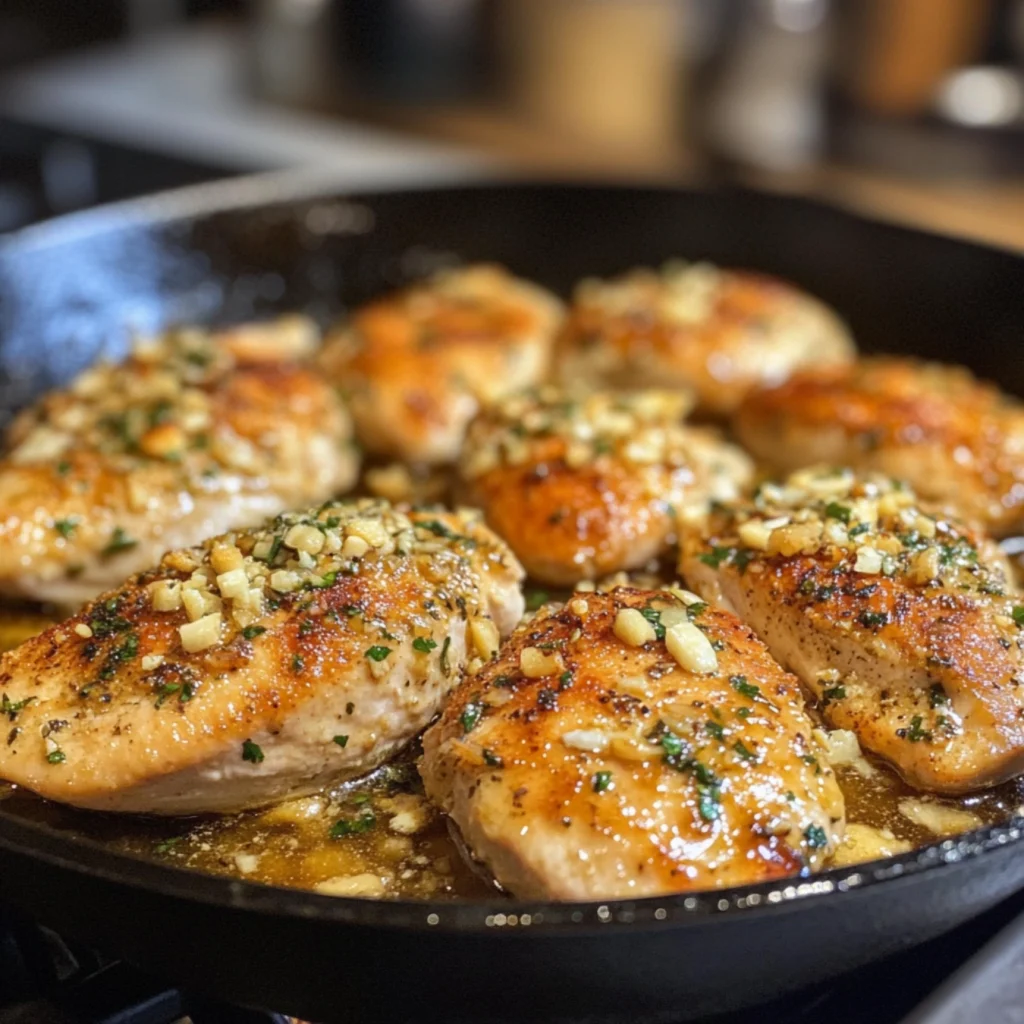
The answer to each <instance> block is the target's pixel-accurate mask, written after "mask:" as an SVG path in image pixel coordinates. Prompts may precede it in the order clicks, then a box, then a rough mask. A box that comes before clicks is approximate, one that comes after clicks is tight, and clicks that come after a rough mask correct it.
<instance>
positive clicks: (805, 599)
mask: <svg viewBox="0 0 1024 1024" xmlns="http://www.w3.org/2000/svg"><path fill="white" fill-rule="evenodd" d="M681 571H682V572H683V573H684V574H685V576H686V579H687V582H688V583H689V584H690V586H692V587H693V588H694V589H695V590H696V591H698V592H699V593H700V594H701V595H702V596H703V597H704V598H705V599H706V600H708V601H712V602H714V603H716V604H720V605H722V606H724V607H726V608H729V609H731V610H733V611H735V612H736V614H738V615H739V616H740V617H741V618H742V619H743V620H744V621H745V622H747V623H748V624H749V625H750V626H752V627H753V629H754V630H755V632H756V633H757V634H758V635H759V636H760V637H761V638H762V639H763V640H764V641H765V643H767V644H768V647H769V649H770V650H771V652H772V654H773V655H774V656H775V657H776V658H777V659H778V661H779V662H780V663H781V664H782V665H784V666H785V667H787V668H789V669H790V670H791V671H793V672H795V673H796V675H798V676H799V677H800V679H801V680H802V681H803V682H804V684H805V685H806V686H807V687H808V689H809V690H810V691H811V692H812V693H813V694H814V696H815V697H816V698H817V700H818V704H819V708H820V709H821V713H822V715H823V717H824V718H825V720H826V721H827V722H828V723H829V724H830V725H832V726H835V727H837V728H840V729H850V730H853V731H854V732H855V733H856V734H857V737H858V739H859V740H860V744H861V746H862V747H864V748H865V749H866V750H870V751H873V752H874V753H876V754H879V755H881V756H882V757H884V758H885V759H886V760H887V761H889V762H890V763H891V764H892V765H894V766H895V768H896V769H897V770H898V771H899V772H900V773H901V774H902V775H903V776H904V777H905V778H906V779H907V781H908V782H910V783H911V784H912V785H914V786H917V787H919V788H921V789H926V790H934V791H936V792H940V793H964V792H969V791H970V790H973V789H979V788H981V787H983V786H987V785H990V784H992V783H996V782H999V781H1001V780H1003V779H1007V778H1009V777H1011V776H1013V775H1016V774H1018V773H1019V772H1020V771H1021V770H1022V769H1024V656H1022V640H1024V634H1022V633H1021V627H1022V626H1024V605H1018V604H1016V601H1019V600H1020V598H1017V597H1014V596H1013V595H1012V594H1011V593H1010V592H1009V585H1008V583H1007V578H1008V576H1007V567H1006V563H1005V560H1004V559H1003V558H1002V557H1001V555H1000V554H999V552H998V549H997V548H996V547H995V545H994V543H993V542H992V541H990V540H988V539H987V538H985V537H984V536H982V535H980V534H978V533H977V532H975V531H974V530H971V529H969V528H967V527H965V526H963V525H961V524H960V523H957V522H955V521H953V520H951V519H948V518H946V517H944V516H942V515H936V514H934V513H932V512H930V511H928V510H927V509H925V508H922V507H921V506H920V505H919V504H918V502H917V499H916V498H915V496H914V494H913V492H912V491H910V490H908V489H905V488H901V487H898V486H897V485H895V484H893V483H892V481H890V480H889V479H887V478H884V477H877V478H876V477H865V478H856V477H855V476H854V475H853V474H852V473H851V472H849V471H845V470H835V469H807V470H802V471H801V472H800V473H797V474H795V475H794V476H792V477H790V478H789V480H788V481H787V482H786V483H785V484H782V485H777V484H764V485H762V487H761V489H760V492H759V495H758V497H757V498H756V500H754V501H753V502H751V503H749V504H743V505H740V506H739V507H736V508H734V509H731V510H725V511H721V512H718V513H716V514H715V515H713V516H712V519H711V524H710V529H709V532H708V534H707V535H706V537H705V538H703V539H701V538H698V537H696V536H690V537H689V538H687V539H685V540H684V543H683V554H682V561H681Z"/></svg>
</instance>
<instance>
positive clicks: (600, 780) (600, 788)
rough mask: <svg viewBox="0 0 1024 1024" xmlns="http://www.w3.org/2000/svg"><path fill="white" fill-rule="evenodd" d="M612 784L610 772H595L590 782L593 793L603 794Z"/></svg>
mask: <svg viewBox="0 0 1024 1024" xmlns="http://www.w3.org/2000/svg"><path fill="white" fill-rule="evenodd" d="M611 784H612V773H611V772H595V773H594V777H593V779H592V780H591V785H592V786H593V789H594V792H595V793H603V792H604V791H605V790H606V789H608V788H609V787H610V786H611Z"/></svg>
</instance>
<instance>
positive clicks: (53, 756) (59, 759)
mask: <svg viewBox="0 0 1024 1024" xmlns="http://www.w3.org/2000/svg"><path fill="white" fill-rule="evenodd" d="M67 759H68V756H67V754H65V753H64V751H63V750H61V749H60V747H57V749H56V750H51V751H50V752H49V753H48V754H47V755H46V760H47V762H48V763H49V764H63V763H64V762H65V761H66V760H67Z"/></svg>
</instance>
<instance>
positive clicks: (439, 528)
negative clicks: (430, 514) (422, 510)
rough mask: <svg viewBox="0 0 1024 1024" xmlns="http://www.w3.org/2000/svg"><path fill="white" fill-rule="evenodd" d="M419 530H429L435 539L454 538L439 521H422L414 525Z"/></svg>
mask: <svg viewBox="0 0 1024 1024" xmlns="http://www.w3.org/2000/svg"><path fill="white" fill-rule="evenodd" d="M416 525H417V526H418V527H420V529H423V530H429V531H430V532H431V533H432V534H433V535H434V536H435V537H454V536H455V534H454V533H452V531H451V530H450V529H449V528H448V527H447V526H445V525H444V523H442V522H441V521H440V520H439V519H422V520H420V521H419V522H417V523H416Z"/></svg>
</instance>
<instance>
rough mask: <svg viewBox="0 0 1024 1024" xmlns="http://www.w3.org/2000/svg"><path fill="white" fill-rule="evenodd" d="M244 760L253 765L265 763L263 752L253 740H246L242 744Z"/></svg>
mask: <svg viewBox="0 0 1024 1024" xmlns="http://www.w3.org/2000/svg"><path fill="white" fill-rule="evenodd" d="M242 760H243V761H249V762H251V763H252V764H262V763H263V750H262V748H261V747H260V746H259V744H257V743H253V741H252V740H245V741H243V743H242Z"/></svg>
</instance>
